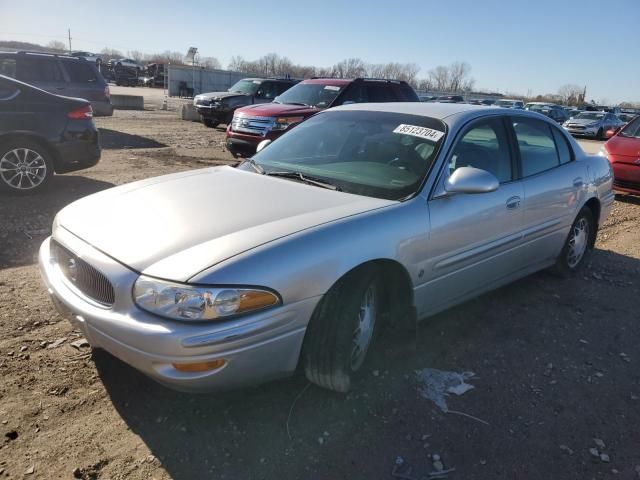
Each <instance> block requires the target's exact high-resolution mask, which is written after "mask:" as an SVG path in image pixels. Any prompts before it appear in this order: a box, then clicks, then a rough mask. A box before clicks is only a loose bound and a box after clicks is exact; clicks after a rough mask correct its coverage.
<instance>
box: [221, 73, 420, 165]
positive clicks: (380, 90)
mask: <svg viewBox="0 0 640 480" xmlns="http://www.w3.org/2000/svg"><path fill="white" fill-rule="evenodd" d="M419 101H420V100H419V99H418V95H417V94H416V92H415V91H414V90H413V88H411V86H410V85H409V84H407V83H406V82H403V81H399V80H383V79H374V78H356V79H342V78H340V79H338V78H313V79H309V80H304V81H302V82H300V83H298V84H297V85H295V86H293V87H291V88H290V89H289V90H287V91H286V92H284V93H283V94H282V95H280V96H278V97H276V99H275V100H274V101H273V103H263V104H261V105H249V106H247V107H242V108H239V109H237V110H236V111H235V113H234V115H233V120H232V122H231V125H229V126H228V127H227V140H226V145H227V149H228V150H229V151H230V152H231V153H232V154H233V155H234V156H235V157H240V156H251V155H253V154H254V153H256V147H257V146H258V144H259V143H260V142H261V141H263V140H275V139H276V138H278V137H279V136H280V135H282V134H284V133H285V132H287V131H289V130H290V129H292V128H293V127H294V126H295V125H297V124H299V123H300V122H303V121H304V120H306V119H307V118H309V117H310V116H311V115H314V114H315V113H318V112H319V111H320V110H323V109H325V108H329V107H334V106H337V105H344V104H347V103H362V102H419Z"/></svg>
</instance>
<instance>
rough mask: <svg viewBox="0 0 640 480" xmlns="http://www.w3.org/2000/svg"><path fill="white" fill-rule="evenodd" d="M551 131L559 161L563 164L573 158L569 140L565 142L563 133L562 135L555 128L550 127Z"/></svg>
mask: <svg viewBox="0 0 640 480" xmlns="http://www.w3.org/2000/svg"><path fill="white" fill-rule="evenodd" d="M551 131H552V132H553V139H554V140H555V141H556V148H557V150H558V157H559V158H560V163H561V164H563V165H564V164H565V163H569V162H570V161H571V160H572V159H573V154H572V153H571V147H570V146H569V142H567V139H566V138H564V135H562V133H560V131H559V130H558V129H557V128H551Z"/></svg>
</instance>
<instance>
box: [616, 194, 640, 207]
mask: <svg viewBox="0 0 640 480" xmlns="http://www.w3.org/2000/svg"><path fill="white" fill-rule="evenodd" d="M616 200H617V201H619V202H624V203H631V204H633V205H640V196H637V195H631V194H629V193H616Z"/></svg>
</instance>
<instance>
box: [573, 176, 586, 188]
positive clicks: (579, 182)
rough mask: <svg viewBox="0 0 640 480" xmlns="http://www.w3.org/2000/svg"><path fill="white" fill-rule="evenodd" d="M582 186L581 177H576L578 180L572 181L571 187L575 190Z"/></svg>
mask: <svg viewBox="0 0 640 480" xmlns="http://www.w3.org/2000/svg"><path fill="white" fill-rule="evenodd" d="M582 185H584V182H583V181H582V177H578V178H574V179H573V186H574V187H576V188H580V187H582Z"/></svg>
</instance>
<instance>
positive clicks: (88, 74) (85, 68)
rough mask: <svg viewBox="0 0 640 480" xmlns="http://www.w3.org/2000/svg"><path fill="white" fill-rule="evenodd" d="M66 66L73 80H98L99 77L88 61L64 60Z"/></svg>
mask: <svg viewBox="0 0 640 480" xmlns="http://www.w3.org/2000/svg"><path fill="white" fill-rule="evenodd" d="M62 63H63V65H64V68H66V69H67V73H68V74H69V79H70V80H71V81H72V82H81V83H88V82H96V81H97V80H98V79H97V77H96V74H95V72H94V71H93V68H91V65H89V64H88V63H87V62H78V61H74V60H65V61H63V62H62Z"/></svg>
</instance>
